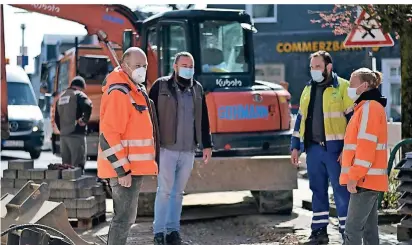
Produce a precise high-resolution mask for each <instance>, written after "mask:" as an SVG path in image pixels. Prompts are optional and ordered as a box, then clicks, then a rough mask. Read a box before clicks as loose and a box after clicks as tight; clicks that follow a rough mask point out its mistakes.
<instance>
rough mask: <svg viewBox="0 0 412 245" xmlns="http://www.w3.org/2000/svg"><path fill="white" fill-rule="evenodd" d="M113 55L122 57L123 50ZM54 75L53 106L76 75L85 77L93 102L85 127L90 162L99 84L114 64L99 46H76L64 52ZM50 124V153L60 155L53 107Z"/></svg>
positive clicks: (44, 70)
mask: <svg viewBox="0 0 412 245" xmlns="http://www.w3.org/2000/svg"><path fill="white" fill-rule="evenodd" d="M115 51H116V55H117V56H121V54H122V50H121V49H120V48H116V49H115ZM53 68H55V69H56V73H55V74H56V76H55V79H54V86H53V91H46V92H54V93H53V94H56V95H57V96H56V97H54V98H53V99H54V101H53V103H52V105H54V104H55V102H56V101H57V98H58V94H59V93H60V92H61V91H63V90H65V89H67V88H68V87H69V85H70V84H69V83H70V81H71V80H72V79H73V78H74V77H75V76H77V75H79V76H82V77H83V78H85V80H86V83H87V87H86V90H85V93H86V94H87V96H88V97H89V98H90V100H91V101H92V103H93V110H92V115H91V117H90V121H89V124H88V126H87V155H88V157H89V158H91V159H95V158H96V157H97V149H98V147H97V144H98V140H99V111H100V99H101V95H102V90H101V83H102V81H103V80H104V78H105V77H106V75H107V74H108V72H110V71H112V70H113V65H112V63H111V62H110V59H109V56H107V55H106V54H105V53H104V51H103V49H102V48H101V47H100V46H96V45H77V44H76V46H75V47H74V48H71V49H69V50H67V51H66V52H64V54H63V56H62V57H61V58H60V59H59V60H58V62H57V64H56V66H55V67H53ZM41 72H42V73H46V74H47V73H48V72H49V71H48V70H47V66H43V67H42V71H41ZM50 111H51V113H50V114H51V115H50V119H51V124H52V127H53V136H52V145H53V147H52V149H53V153H55V154H57V155H59V154H60V147H59V142H60V140H59V131H58V129H57V127H56V125H55V123H54V111H55V107H54V106H52V108H51V110H50Z"/></svg>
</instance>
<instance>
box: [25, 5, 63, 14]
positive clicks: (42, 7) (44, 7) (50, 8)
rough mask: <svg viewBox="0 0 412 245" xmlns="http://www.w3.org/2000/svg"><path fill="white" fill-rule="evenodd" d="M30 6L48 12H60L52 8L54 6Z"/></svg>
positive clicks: (58, 9)
mask: <svg viewBox="0 0 412 245" xmlns="http://www.w3.org/2000/svg"><path fill="white" fill-rule="evenodd" d="M31 6H33V7H34V8H36V9H42V10H46V11H50V12H56V13H59V12H60V8H59V7H56V6H54V4H32V5H31Z"/></svg>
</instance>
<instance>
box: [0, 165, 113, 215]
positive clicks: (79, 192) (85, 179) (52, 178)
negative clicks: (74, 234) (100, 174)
mask: <svg viewBox="0 0 412 245" xmlns="http://www.w3.org/2000/svg"><path fill="white" fill-rule="evenodd" d="M29 180H32V181H33V182H35V183H37V184H41V183H43V182H45V183H47V184H48V185H49V189H50V197H49V201H54V202H63V203H64V205H65V206H66V210H67V215H68V217H69V218H77V219H90V218H92V217H95V216H99V215H104V214H105V213H106V194H105V192H104V189H103V186H102V184H100V183H98V182H96V177H94V176H86V175H82V170H81V169H80V168H73V169H63V170H61V169H59V170H51V169H35V168H33V161H32V160H14V161H9V163H8V169H5V170H4V171H3V178H2V180H1V191H2V194H3V195H4V193H6V192H8V193H11V194H15V193H16V192H17V191H18V190H19V189H20V188H21V187H23V186H24V185H25V184H26V183H27V181H29Z"/></svg>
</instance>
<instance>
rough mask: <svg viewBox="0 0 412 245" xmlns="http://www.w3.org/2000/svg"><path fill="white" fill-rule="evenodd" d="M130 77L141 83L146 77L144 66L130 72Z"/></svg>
mask: <svg viewBox="0 0 412 245" xmlns="http://www.w3.org/2000/svg"><path fill="white" fill-rule="evenodd" d="M132 79H133V81H134V82H135V83H138V84H140V83H143V82H144V81H145V79H146V68H144V67H139V68H137V69H135V70H134V71H133V72H132Z"/></svg>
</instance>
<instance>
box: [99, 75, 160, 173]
mask: <svg viewBox="0 0 412 245" xmlns="http://www.w3.org/2000/svg"><path fill="white" fill-rule="evenodd" d="M102 90H103V95H102V99H101V105H100V136H99V150H98V160H97V175H98V176H99V177H100V178H114V177H122V176H125V175H127V174H129V173H131V174H132V175H157V173H158V167H157V164H156V161H155V143H154V135H153V132H154V129H153V124H152V120H151V115H150V111H149V110H150V108H149V106H148V105H150V103H149V98H148V96H147V93H146V91H145V89H144V88H141V87H138V86H136V85H135V84H134V83H133V82H132V81H131V80H130V79H129V77H128V75H127V74H126V73H124V72H123V71H122V69H121V68H116V69H115V70H113V71H112V72H111V73H110V74H109V75H108V76H107V77H106V80H105V82H104V84H103V88H102Z"/></svg>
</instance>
